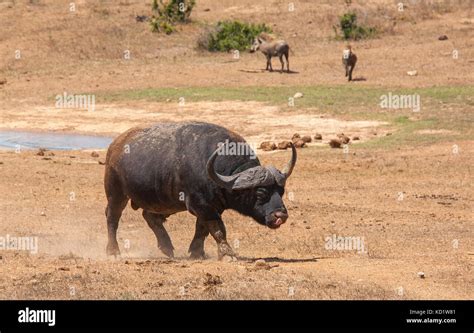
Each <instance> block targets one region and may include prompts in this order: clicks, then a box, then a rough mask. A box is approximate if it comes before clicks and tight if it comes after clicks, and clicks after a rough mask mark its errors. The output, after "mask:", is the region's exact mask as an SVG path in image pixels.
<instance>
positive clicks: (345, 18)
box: [339, 12, 377, 40]
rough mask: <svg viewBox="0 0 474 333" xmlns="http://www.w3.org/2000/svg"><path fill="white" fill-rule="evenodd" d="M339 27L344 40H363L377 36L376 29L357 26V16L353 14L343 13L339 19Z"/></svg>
mask: <svg viewBox="0 0 474 333" xmlns="http://www.w3.org/2000/svg"><path fill="white" fill-rule="evenodd" d="M339 26H340V28H341V31H342V37H343V38H344V39H354V40H358V39H364V38H370V37H373V36H375V35H376V34H377V29H375V28H373V27H364V26H360V25H358V24H357V15H356V14H355V13H354V12H349V13H345V14H344V15H342V16H341V17H340V18H339Z"/></svg>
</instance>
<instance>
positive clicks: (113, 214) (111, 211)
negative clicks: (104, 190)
mask: <svg viewBox="0 0 474 333" xmlns="http://www.w3.org/2000/svg"><path fill="white" fill-rule="evenodd" d="M107 200H108V204H107V208H106V209H105V216H106V217H107V235H108V242H107V248H106V253H107V255H109V256H119V255H120V249H119V246H118V242H117V229H118V225H119V221H120V217H121V216H122V211H123V210H124V209H125V206H127V202H128V198H127V197H125V196H118V197H108V198H107Z"/></svg>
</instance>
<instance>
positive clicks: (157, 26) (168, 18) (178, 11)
mask: <svg viewBox="0 0 474 333" xmlns="http://www.w3.org/2000/svg"><path fill="white" fill-rule="evenodd" d="M195 4H196V0H168V1H166V2H163V0H160V2H158V0H153V2H152V11H153V12H154V13H155V14H154V15H153V16H152V17H151V20H150V26H151V31H152V32H161V31H162V32H164V33H166V34H167V35H169V34H171V33H172V32H173V31H175V30H176V27H175V24H176V23H186V22H188V21H189V16H190V15H191V12H192V10H193V7H194V5H195Z"/></svg>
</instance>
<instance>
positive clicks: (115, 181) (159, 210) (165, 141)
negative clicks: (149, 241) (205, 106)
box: [104, 122, 296, 258]
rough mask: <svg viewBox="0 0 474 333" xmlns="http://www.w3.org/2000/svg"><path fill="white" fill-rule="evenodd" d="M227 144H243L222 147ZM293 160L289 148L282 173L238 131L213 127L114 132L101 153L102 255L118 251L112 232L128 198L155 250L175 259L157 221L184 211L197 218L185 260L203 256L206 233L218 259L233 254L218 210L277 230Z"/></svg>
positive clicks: (285, 215) (189, 125)
mask: <svg viewBox="0 0 474 333" xmlns="http://www.w3.org/2000/svg"><path fill="white" fill-rule="evenodd" d="M232 145H234V148H235V146H236V145H238V146H239V147H240V148H244V147H246V148H247V149H246V150H244V149H240V150H236V149H234V150H232V149H228V148H229V146H230V148H232ZM225 148H227V149H225ZM295 162H296V150H295V149H294V147H293V146H292V157H291V159H290V161H289V162H288V165H287V166H286V168H285V170H284V171H282V172H280V171H278V170H277V169H276V168H274V167H272V166H270V167H262V166H261V165H260V162H259V160H258V158H256V156H255V154H254V152H253V151H252V150H251V149H250V147H249V146H248V145H247V144H246V143H245V140H244V139H243V138H242V137H241V136H239V135H238V134H236V133H233V132H231V131H229V130H227V129H225V128H223V127H220V126H217V125H213V124H208V123H199V122H181V123H172V122H169V123H158V124H155V125H153V126H150V127H136V128H132V129H130V130H128V131H127V132H125V133H123V134H121V135H120V136H119V137H117V138H116V139H115V140H114V142H113V143H112V144H111V145H110V147H109V150H108V152H107V160H106V167H105V179H104V184H105V192H106V195H107V201H108V204H107V208H106V216H107V228H108V244H107V254H109V255H118V254H120V250H119V247H118V243H117V239H116V233H117V228H118V223H119V220H120V217H121V215H122V211H123V209H124V208H125V206H126V205H127V203H128V201H129V200H130V201H131V206H132V208H133V209H139V208H141V209H143V217H144V218H145V220H146V221H147V223H148V225H149V226H150V228H151V229H152V230H153V232H154V233H155V235H156V238H157V241H158V247H159V248H160V249H161V251H162V252H163V253H165V254H166V255H167V256H170V257H172V256H173V250H174V248H173V245H172V243H171V240H170V237H169V235H168V233H167V232H166V230H165V228H164V226H163V223H164V222H165V220H166V218H167V217H168V216H170V215H172V214H175V213H177V212H181V211H185V210H187V211H189V212H190V213H191V214H193V215H194V216H196V218H197V221H196V231H195V235H194V238H193V240H192V242H191V245H190V247H189V252H190V253H191V257H192V258H203V257H204V256H205V254H204V240H205V238H206V237H207V236H208V235H209V234H211V235H212V236H213V238H214V239H215V240H216V242H217V244H218V249H219V251H218V256H219V258H222V257H223V256H225V255H228V256H231V257H232V256H234V253H233V251H232V249H231V247H230V246H229V244H228V243H227V240H226V230H225V227H224V223H223V222H222V219H221V214H222V212H223V211H224V210H226V209H233V210H235V211H237V212H239V213H241V214H244V215H246V216H250V217H252V218H253V219H255V220H256V221H257V222H258V223H260V224H262V225H266V226H268V227H270V228H274V229H276V228H278V227H279V226H280V225H281V224H283V223H285V222H286V220H287V218H288V213H287V211H286V208H285V205H284V204H283V200H282V196H283V193H284V186H285V181H286V179H287V178H288V177H289V175H290V174H291V172H292V170H293V167H294V165H295Z"/></svg>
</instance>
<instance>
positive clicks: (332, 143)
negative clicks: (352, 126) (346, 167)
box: [329, 139, 342, 148]
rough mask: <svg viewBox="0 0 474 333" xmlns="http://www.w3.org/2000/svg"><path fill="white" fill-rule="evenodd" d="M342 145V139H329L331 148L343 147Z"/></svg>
mask: <svg viewBox="0 0 474 333" xmlns="http://www.w3.org/2000/svg"><path fill="white" fill-rule="evenodd" d="M341 145H342V142H341V140H340V139H331V140H330V141H329V146H331V148H341Z"/></svg>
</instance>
